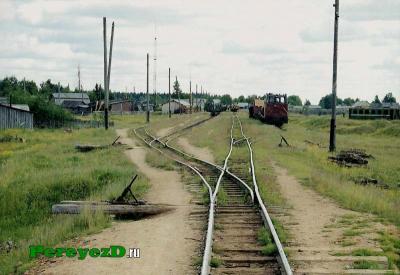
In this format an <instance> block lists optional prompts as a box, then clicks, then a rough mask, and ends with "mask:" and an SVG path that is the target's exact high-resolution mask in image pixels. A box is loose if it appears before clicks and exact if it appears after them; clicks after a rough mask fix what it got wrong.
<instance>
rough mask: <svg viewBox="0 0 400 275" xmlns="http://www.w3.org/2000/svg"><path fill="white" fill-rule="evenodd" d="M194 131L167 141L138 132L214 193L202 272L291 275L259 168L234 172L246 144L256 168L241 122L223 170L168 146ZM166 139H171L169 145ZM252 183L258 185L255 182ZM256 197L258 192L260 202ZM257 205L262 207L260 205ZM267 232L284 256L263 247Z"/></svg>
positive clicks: (234, 129) (236, 125)
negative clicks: (238, 149) (256, 171)
mask: <svg viewBox="0 0 400 275" xmlns="http://www.w3.org/2000/svg"><path fill="white" fill-rule="evenodd" d="M195 124H196V125H198V124H200V123H199V122H196V123H195ZM196 125H193V126H192V127H194V126H196ZM188 128H191V126H188V127H185V128H184V129H181V131H177V132H174V133H173V134H169V135H168V136H166V137H155V136H154V135H152V134H151V133H149V132H148V131H147V129H145V128H144V127H142V128H138V129H135V134H136V135H137V136H138V137H140V138H141V139H142V140H143V141H144V142H146V144H148V145H149V146H150V147H152V148H153V149H155V150H158V151H159V152H160V153H162V154H164V155H165V156H166V157H168V158H170V159H173V160H174V161H176V162H178V163H179V164H181V165H183V166H186V167H187V168H189V169H190V170H191V171H192V172H193V173H195V174H196V175H197V176H199V177H200V178H201V180H202V182H203V184H204V185H205V186H206V188H207V189H208V197H209V199H208V200H209V209H208V226H207V234H206V236H205V242H204V246H203V249H204V253H203V261H202V268H201V274H202V275H206V274H291V270H290V267H289V265H288V263H287V259H286V255H285V254H284V252H283V249H282V247H281V244H280V242H279V239H278V237H277V235H276V232H275V230H274V228H273V225H272V222H270V224H269V223H268V220H269V221H270V219H269V216H268V213H267V212H266V210H265V211H264V210H263V208H264V209H265V206H264V205H263V203H262V201H261V198H260V197H259V194H258V187H257V185H256V184H255V185H254V180H255V176H254V173H253V171H254V167H253V168H252V169H250V170H247V171H246V169H236V168H235V169H234V170H235V171H233V170H232V171H230V169H229V165H230V156H231V154H232V151H233V150H235V146H243V145H244V144H246V143H247V145H248V146H249V152H250V154H249V155H250V156H249V158H248V160H247V161H246V162H249V163H248V167H249V168H251V167H252V166H253V164H252V154H251V144H250V143H249V141H248V139H247V138H246V137H245V136H244V134H243V129H242V127H241V123H240V120H239V118H238V117H236V116H235V117H233V119H232V126H231V129H230V145H229V152H228V154H227V157H226V158H225V161H224V165H223V166H219V165H216V164H213V163H210V162H207V161H204V160H200V159H198V158H195V157H193V156H190V155H188V154H186V153H185V152H182V151H180V150H179V149H177V148H174V147H172V146H170V145H169V144H168V142H169V141H171V140H172V139H173V138H174V136H175V137H176V136H177V135H178V134H179V133H181V132H182V131H184V130H185V129H188ZM239 134H240V135H239ZM164 139H166V140H165V141H163V140H164ZM238 141H239V142H238ZM235 161H236V162H237V160H233V161H232V163H234V162H235ZM236 164H239V165H232V167H240V163H236ZM236 170H237V171H236ZM235 172H237V173H238V174H236V173H235ZM241 178H243V179H245V180H246V181H247V182H245V181H243V180H242V179H241ZM252 180H253V182H251V183H249V181H252ZM197 190H199V189H197ZM253 190H254V191H255V192H254V191H253ZM255 193H256V194H258V198H257V197H256V196H255ZM255 201H257V202H258V204H255ZM199 213H202V212H199ZM203 217H204V218H205V217H206V215H205V216H204V215H203ZM271 226H272V231H273V232H271ZM263 228H264V229H263ZM265 228H267V230H265ZM263 232H266V233H263ZM269 232H271V233H269ZM261 233H263V234H264V235H265V234H267V238H269V236H272V238H271V239H273V241H274V242H275V245H276V247H277V250H278V252H279V253H278V254H273V253H267V254H268V255H265V254H266V250H265V246H264V245H263V243H260V234H261ZM261 235H262V234H261ZM264 237H265V236H264Z"/></svg>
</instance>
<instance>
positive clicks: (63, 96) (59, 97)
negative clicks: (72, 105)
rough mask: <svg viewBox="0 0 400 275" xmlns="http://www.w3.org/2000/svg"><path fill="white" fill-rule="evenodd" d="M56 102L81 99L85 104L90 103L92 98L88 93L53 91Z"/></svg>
mask: <svg viewBox="0 0 400 275" xmlns="http://www.w3.org/2000/svg"><path fill="white" fill-rule="evenodd" d="M52 96H53V98H54V101H55V103H56V104H59V105H61V104H62V103H63V101H64V100H69V101H80V102H84V103H85V104H89V103H90V99H89V96H88V94H87V93H53V94H52Z"/></svg>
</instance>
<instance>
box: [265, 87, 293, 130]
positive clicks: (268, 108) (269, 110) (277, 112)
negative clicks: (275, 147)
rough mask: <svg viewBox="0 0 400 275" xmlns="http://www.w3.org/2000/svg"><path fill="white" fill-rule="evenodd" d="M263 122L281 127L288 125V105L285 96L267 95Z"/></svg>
mask: <svg viewBox="0 0 400 275" xmlns="http://www.w3.org/2000/svg"><path fill="white" fill-rule="evenodd" d="M264 121H265V122H266V123H268V124H273V125H276V126H278V127H281V126H282V125H283V124H284V123H288V103H287V95H286V94H271V93H269V94H267V95H266V98H265V107H264Z"/></svg>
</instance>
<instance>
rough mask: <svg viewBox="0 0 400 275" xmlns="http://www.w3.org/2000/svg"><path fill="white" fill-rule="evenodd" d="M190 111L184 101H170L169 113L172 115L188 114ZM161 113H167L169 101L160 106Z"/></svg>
mask: <svg viewBox="0 0 400 275" xmlns="http://www.w3.org/2000/svg"><path fill="white" fill-rule="evenodd" d="M189 110H190V103H189V102H188V101H186V100H184V99H181V100H178V99H171V113H172V114H179V113H181V112H182V113H188V112H189ZM161 112H162V113H163V114H168V113H169V101H167V102H166V103H164V104H163V105H162V106H161Z"/></svg>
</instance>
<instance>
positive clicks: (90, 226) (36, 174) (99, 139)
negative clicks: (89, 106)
mask: <svg viewBox="0 0 400 275" xmlns="http://www.w3.org/2000/svg"><path fill="white" fill-rule="evenodd" d="M136 119H137V118H136ZM133 120H134V119H132V121H133ZM132 125H133V124H132ZM7 135H12V136H16V135H17V136H19V137H23V138H24V139H25V140H26V142H25V143H19V142H13V141H11V142H2V143H0V174H1V175H2V176H1V180H0V216H1V217H2V218H1V219H0V243H1V244H3V243H5V242H7V241H9V240H11V241H12V242H13V243H14V244H16V247H17V248H16V249H13V250H12V251H11V252H10V253H5V252H4V251H0V273H2V272H3V273H4V274H8V273H10V272H11V271H12V270H13V269H14V266H15V265H16V264H17V263H18V262H19V261H21V262H22V264H23V265H22V267H21V268H20V270H19V271H21V272H22V271H23V270H25V269H26V268H28V267H29V266H30V265H31V262H29V258H28V255H27V252H28V249H27V248H28V246H29V245H33V244H36V245H37V244H43V245H55V244H57V243H60V242H62V241H64V240H67V239H70V238H73V237H76V236H78V235H81V234H87V233H92V232H97V231H98V230H100V229H101V228H104V227H106V226H109V225H110V218H109V217H108V216H105V215H103V214H101V213H97V214H94V215H92V214H90V213H82V214H81V215H69V216H57V215H52V214H51V205H52V204H54V203H57V202H59V201H61V200H81V199H89V200H105V199H110V198H111V197H115V196H117V195H118V194H119V193H120V192H121V191H122V190H123V188H124V187H125V186H126V185H127V184H128V183H129V181H130V179H131V177H132V176H133V175H134V174H135V173H137V171H136V169H134V167H133V165H132V164H131V163H130V162H129V161H128V159H127V158H126V157H125V154H123V153H122V150H123V148H122V147H111V148H108V149H104V150H96V151H92V152H88V153H80V152H77V151H76V150H75V149H74V145H75V144H77V143H92V144H106V143H111V142H112V141H113V140H114V139H115V137H116V134H115V132H114V130H112V129H110V130H109V131H104V129H80V130H73V132H72V133H65V132H64V130H63V129H57V130H33V131H30V130H21V129H19V130H6V131H1V132H0V137H1V136H7ZM148 187H149V186H148V181H147V179H146V178H145V177H143V176H142V175H140V176H139V178H138V179H137V181H136V182H135V184H134V186H133V190H134V193H135V195H137V196H138V197H141V196H142V195H143V194H144V193H145V192H146V191H147V189H148Z"/></svg>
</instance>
